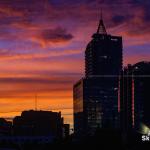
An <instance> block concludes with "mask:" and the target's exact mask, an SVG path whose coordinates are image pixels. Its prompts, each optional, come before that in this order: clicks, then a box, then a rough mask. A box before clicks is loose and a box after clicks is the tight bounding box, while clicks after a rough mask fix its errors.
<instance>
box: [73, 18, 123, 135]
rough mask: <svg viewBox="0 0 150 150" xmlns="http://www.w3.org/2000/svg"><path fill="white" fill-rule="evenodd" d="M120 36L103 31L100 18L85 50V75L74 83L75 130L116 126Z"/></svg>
mask: <svg viewBox="0 0 150 150" xmlns="http://www.w3.org/2000/svg"><path fill="white" fill-rule="evenodd" d="M121 70H122V38H121V37H118V36H111V35H109V34H107V32H106V28H105V26H104V23H103V19H102V17H101V19H100V21H99V25H98V29H97V32H96V33H95V34H93V36H92V40H91V41H90V42H89V44H88V45H87V48H86V50H85V78H83V79H81V80H80V81H78V82H77V83H76V84H75V85H74V89H73V93H74V130H75V133H82V132H86V133H87V132H90V133H94V131H95V130H96V129H97V128H117V127H118V81H119V80H118V77H119V74H120V72H121Z"/></svg>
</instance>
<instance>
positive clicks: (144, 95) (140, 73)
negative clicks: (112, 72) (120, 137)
mask: <svg viewBox="0 0 150 150" xmlns="http://www.w3.org/2000/svg"><path fill="white" fill-rule="evenodd" d="M119 91H120V113H121V124H122V129H123V131H124V133H128V132H129V133H130V132H131V131H133V130H134V131H137V132H141V133H142V132H145V131H144V128H145V127H150V109H149V108H150V101H149V99H150V62H139V63H136V64H135V65H128V66H127V67H125V68H124V70H123V72H122V75H121V78H120V90H119ZM143 134H144V133H143Z"/></svg>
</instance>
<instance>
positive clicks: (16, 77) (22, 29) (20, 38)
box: [0, 0, 150, 124]
mask: <svg viewBox="0 0 150 150" xmlns="http://www.w3.org/2000/svg"><path fill="white" fill-rule="evenodd" d="M32 1H33V3H32V4H33V5H31V4H30V3H31V0H30V1H27V0H22V1H21V2H18V1H17V0H12V1H11V2H10V1H8V0H6V1H5V2H0V12H1V14H0V20H1V21H0V33H1V36H0V45H1V47H0V56H1V61H0V69H1V73H0V81H1V86H0V98H1V99H0V105H1V107H2V108H1V111H0V115H1V116H2V117H3V116H7V117H12V116H15V115H18V114H19V113H20V111H22V110H26V109H34V103H35V95H37V97H38V109H49V110H58V111H62V113H63V115H64V116H65V121H67V123H71V124H72V85H73V83H75V81H76V80H78V79H79V78H80V77H81V76H82V74H83V73H84V49H85V46H86V45H87V43H88V41H89V40H90V38H91V36H92V34H93V33H94V32H96V27H97V25H98V20H99V17H100V16H99V10H100V9H99V8H100V7H102V8H103V18H104V22H105V25H106V27H107V30H108V33H110V34H112V35H113V34H115V35H119V36H120V35H121V36H123V43H124V44H123V45H124V48H123V50H124V65H126V64H128V63H131V64H134V63H136V62H139V61H143V60H145V61H146V60H147V61H149V58H150V53H149V51H148V50H149V46H150V44H149V42H150V41H149V39H150V35H149V32H150V31H149V28H148V26H149V24H150V22H149V20H148V19H149V14H150V12H149V10H148V6H150V3H149V2H148V1H144V2H143V1H135V0H134V1H133V0H126V1H124V2H119V1H118V0H117V1H116V3H114V4H108V3H109V0H106V1H104V2H101V3H99V2H100V1H97V0H95V1H93V2H89V1H88V0H83V1H81V2H79V1H77V2H71V1H67V0H64V1H63V2H59V1H48V0H44V1H43V0H39V1H38V2H37V1H35V0H32ZM97 4H98V5H97ZM96 5H97V6H96ZM101 5H102V6H101ZM33 6H34V7H33ZM116 8H117V10H116ZM127 8H128V9H129V8H130V9H129V11H128V12H127V11H122V10H126V9H127ZM60 9H61V10H60ZM77 10H78V11H77ZM110 14H111V15H110ZM87 24H88V25H87ZM133 26H134V28H133ZM56 95H57V96H56Z"/></svg>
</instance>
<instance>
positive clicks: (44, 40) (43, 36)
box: [35, 27, 73, 46]
mask: <svg viewBox="0 0 150 150" xmlns="http://www.w3.org/2000/svg"><path fill="white" fill-rule="evenodd" d="M35 38H37V40H39V41H40V42H41V45H43V46H46V45H49V44H51V43H64V42H68V41H70V40H71V39H73V35H72V34H71V33H67V30H66V29H64V28H61V27H56V28H54V29H45V30H42V31H40V33H39V35H37V37H35Z"/></svg>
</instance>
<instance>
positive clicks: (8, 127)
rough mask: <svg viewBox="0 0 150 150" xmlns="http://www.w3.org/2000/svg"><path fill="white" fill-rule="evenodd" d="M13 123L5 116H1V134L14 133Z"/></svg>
mask: <svg viewBox="0 0 150 150" xmlns="http://www.w3.org/2000/svg"><path fill="white" fill-rule="evenodd" d="M11 131H12V123H11V122H10V121H7V120H5V119H4V118H0V136H4V135H5V136H6V135H7V136H8V135H11V134H12V132H11Z"/></svg>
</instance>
